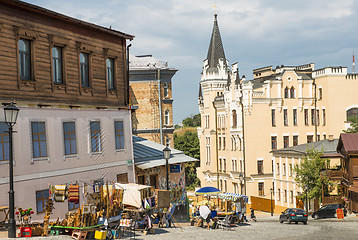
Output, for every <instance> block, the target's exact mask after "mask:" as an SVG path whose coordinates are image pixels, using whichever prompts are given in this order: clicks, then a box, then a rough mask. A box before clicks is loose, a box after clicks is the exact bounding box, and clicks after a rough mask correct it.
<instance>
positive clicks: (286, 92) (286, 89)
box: [285, 87, 288, 98]
mask: <svg viewBox="0 0 358 240" xmlns="http://www.w3.org/2000/svg"><path fill="white" fill-rule="evenodd" d="M285 98H288V87H286V88H285Z"/></svg>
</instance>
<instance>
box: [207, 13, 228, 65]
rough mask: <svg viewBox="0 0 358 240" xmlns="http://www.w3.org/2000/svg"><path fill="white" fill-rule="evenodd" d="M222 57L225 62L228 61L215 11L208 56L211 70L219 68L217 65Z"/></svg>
mask: <svg viewBox="0 0 358 240" xmlns="http://www.w3.org/2000/svg"><path fill="white" fill-rule="evenodd" d="M220 58H222V59H223V60H224V63H226V58H225V53H224V47H223V44H222V41H221V35H220V31H219V25H218V21H217V14H216V13H215V15H214V26H213V32H212V34H211V40H210V45H209V50H208V56H207V59H208V63H209V69H210V70H214V71H216V70H217V65H218V63H219V59H220Z"/></svg>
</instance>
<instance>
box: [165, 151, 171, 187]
mask: <svg viewBox="0 0 358 240" xmlns="http://www.w3.org/2000/svg"><path fill="white" fill-rule="evenodd" d="M170 152H171V150H170V148H168V146H166V147H165V148H164V149H163V155H164V158H165V167H166V169H167V190H169V171H168V168H169V163H168V162H169V158H170Z"/></svg>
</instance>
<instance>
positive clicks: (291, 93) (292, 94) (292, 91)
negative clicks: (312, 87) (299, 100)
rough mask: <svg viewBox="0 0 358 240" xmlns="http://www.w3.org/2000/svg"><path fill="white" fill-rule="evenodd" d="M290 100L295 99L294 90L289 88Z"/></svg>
mask: <svg viewBox="0 0 358 240" xmlns="http://www.w3.org/2000/svg"><path fill="white" fill-rule="evenodd" d="M290 98H295V88H294V87H291V89H290Z"/></svg>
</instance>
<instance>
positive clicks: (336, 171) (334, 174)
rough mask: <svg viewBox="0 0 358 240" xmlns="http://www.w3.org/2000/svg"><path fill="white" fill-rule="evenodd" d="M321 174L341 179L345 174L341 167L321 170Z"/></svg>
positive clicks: (332, 178) (333, 178)
mask: <svg viewBox="0 0 358 240" xmlns="http://www.w3.org/2000/svg"><path fill="white" fill-rule="evenodd" d="M321 175H325V176H327V177H328V178H329V179H331V180H342V179H343V177H344V176H345V174H344V172H343V170H342V169H328V170H324V171H322V172H321Z"/></svg>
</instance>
